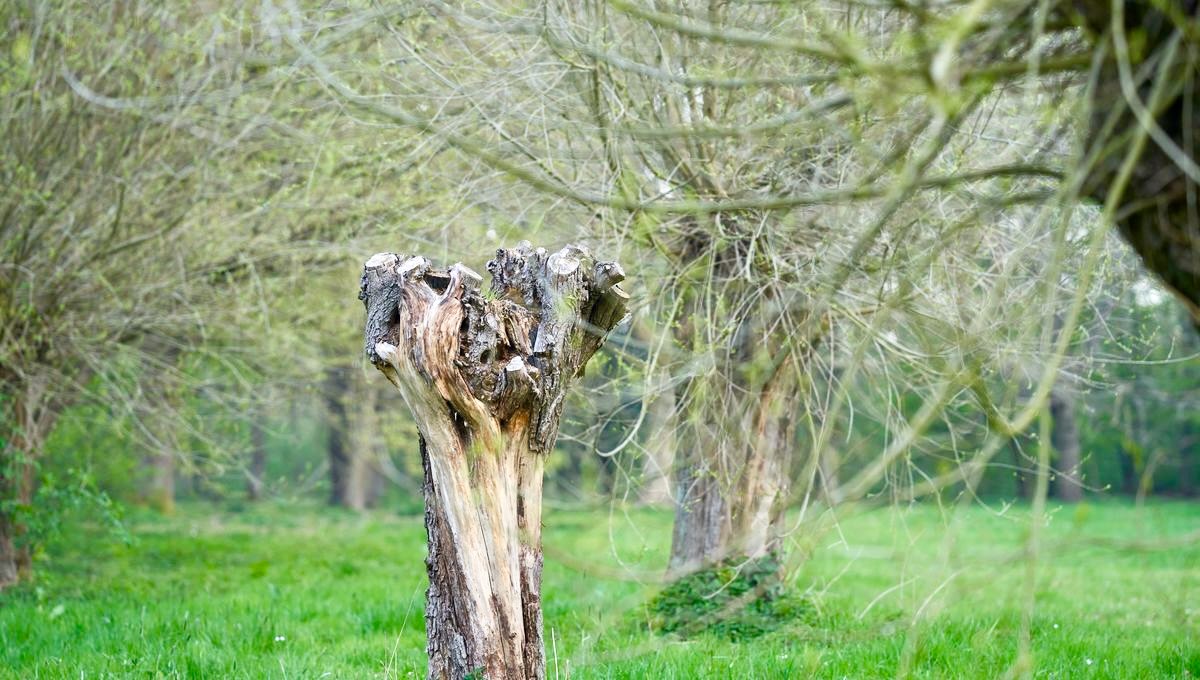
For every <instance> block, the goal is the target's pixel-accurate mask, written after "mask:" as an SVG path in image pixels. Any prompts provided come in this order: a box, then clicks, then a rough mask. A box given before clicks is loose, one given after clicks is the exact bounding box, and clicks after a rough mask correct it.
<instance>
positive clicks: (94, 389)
mask: <svg viewBox="0 0 1200 680" xmlns="http://www.w3.org/2000/svg"><path fill="white" fill-rule="evenodd" d="M973 8H976V4H968V5H954V6H953V7H952V8H950V9H946V10H945V11H944V12H942V11H939V12H937V13H934V12H932V11H931V10H929V9H927V8H923V7H921V6H916V5H909V4H901V5H896V6H888V7H886V8H883V7H874V6H867V5H861V4H850V5H837V6H834V5H828V6H826V5H819V4H801V5H787V4H752V5H733V4H722V3H715V4H711V3H703V4H699V3H697V4H694V5H693V4H691V3H684V4H683V5H680V6H678V7H672V8H670V9H668V8H665V7H660V6H656V5H651V4H637V3H624V2H611V3H602V2H594V3H593V2H583V3H539V4H537V5H535V6H521V5H514V4H511V3H485V4H479V5H471V6H470V7H465V6H458V5H454V4H443V3H394V4H387V5H378V4H373V3H361V4H360V3H305V4H301V5H296V4H294V3H279V4H275V3H264V4H259V3H254V4H248V3H247V4H243V3H237V2H231V3H213V4H211V6H197V7H183V6H169V7H166V6H161V5H160V4H159V3H141V2H119V3H111V4H106V5H95V4H94V3H57V4H54V5H49V4H45V3H39V2H17V3H10V4H9V5H6V6H5V8H4V9H3V10H0V25H3V27H4V33H3V39H2V40H0V60H2V62H0V63H2V66H0V91H2V92H3V97H2V102H0V125H2V126H3V131H4V132H3V138H4V146H3V154H2V156H0V179H2V181H3V185H4V189H3V193H2V194H0V216H3V217H2V221H0V249H2V251H3V259H2V260H0V322H2V323H0V385H2V399H3V402H2V407H3V416H4V418H3V429H2V430H0V438H2V439H3V443H4V454H3V460H2V461H0V462H2V465H0V491H2V495H0V582H11V581H12V580H14V579H15V577H16V570H17V569H18V568H22V569H24V568H27V566H28V564H29V563H30V561H31V559H32V557H33V554H32V549H33V548H34V546H35V545H36V539H37V536H38V534H39V532H44V531H47V530H49V529H50V528H51V527H52V526H53V522H50V521H49V520H48V519H46V518H48V517H50V516H51V515H53V511H54V508H55V507H57V506H59V505H64V503H63V502H62V501H61V499H63V498H65V497H67V496H71V497H74V498H79V499H84V500H85V502H88V503H103V501H102V500H100V499H102V498H103V497H104V494H107V495H110V496H112V497H114V498H116V499H119V500H121V501H123V502H140V503H147V504H151V505H154V506H156V507H159V508H161V509H163V510H164V511H169V509H170V507H171V503H172V501H173V500H174V499H175V498H181V499H189V500H190V499H195V498H203V499H208V500H211V501H216V502H222V503H244V502H246V499H249V500H255V501H257V500H262V499H267V500H272V501H281V500H295V499H297V498H311V499H317V500H320V501H321V502H332V503H334V504H337V505H342V506H345V507H347V508H350V509H353V510H363V509H366V508H369V507H381V508H386V509H389V510H398V511H405V512H410V511H414V510H415V509H416V508H417V507H418V504H417V500H416V499H417V497H418V496H417V493H416V491H417V488H418V482H417V481H416V479H417V475H419V473H420V469H419V461H418V459H417V455H416V443H415V428H412V427H411V426H410V424H407V423H405V424H401V425H389V426H388V427H382V426H381V424H380V422H379V419H378V412H379V411H380V410H384V409H386V410H387V411H388V412H389V413H392V414H395V413H399V412H402V411H403V409H401V408H399V407H398V406H397V404H396V401H395V400H396V398H395V396H394V395H393V394H392V393H391V392H389V391H387V390H384V389H383V388H384V387H385V386H384V385H383V384H381V383H382V381H380V380H379V379H378V377H377V376H374V375H371V374H370V373H366V372H364V369H363V367H362V362H361V358H360V356H359V355H360V352H361V349H360V344H361V342H360V333H361V315H362V312H361V308H360V307H359V306H358V303H357V302H355V301H354V299H353V294H352V291H354V290H355V286H356V284H357V277H358V272H359V270H360V266H361V261H362V260H363V259H364V258H365V257H367V256H369V255H370V254H371V253H374V252H377V251H383V250H390V251H397V252H415V251H419V252H421V253H422V254H424V255H426V256H428V257H430V258H440V259H441V260H443V261H446V262H453V261H455V260H462V261H464V262H465V263H466V264H468V265H469V266H472V267H473V268H475V269H477V270H480V271H482V263H483V262H484V261H485V260H486V259H487V258H488V257H489V256H490V254H491V251H493V250H494V249H495V248H497V247H499V246H501V245H512V244H513V243H515V242H516V241H517V240H519V239H522V238H526V237H531V236H533V235H535V234H536V239H537V240H538V241H539V242H543V243H561V242H566V241H568V240H579V241H581V242H584V243H590V244H592V245H593V246H594V248H595V249H596V250H597V251H600V250H603V251H604V252H605V253H611V254H612V255H611V256H612V257H614V259H618V260H620V261H622V262H625V263H634V262H636V263H637V267H636V268H635V267H633V266H629V267H628V269H629V270H630V274H631V280H630V282H629V285H628V286H627V288H628V289H629V290H630V292H631V293H632V294H633V296H634V300H633V309H634V315H633V318H632V319H631V321H630V323H629V325H628V327H627V328H624V329H619V330H618V335H616V336H614V337H613V338H612V339H611V340H610V342H609V344H608V346H607V347H606V349H605V350H604V351H603V353H602V354H601V355H598V356H597V357H596V358H595V359H594V360H593V367H592V369H591V370H590V372H589V375H588V377H587V378H586V379H585V380H584V381H583V383H582V384H581V389H580V390H578V392H579V394H577V395H575V397H573V398H574V400H575V403H574V404H573V405H572V406H571V407H570V408H568V409H567V413H566V417H565V420H564V424H563V436H562V438H561V440H560V444H559V447H558V448H557V450H556V451H555V453H554V454H553V456H552V457H551V458H550V460H549V461H548V463H547V475H548V479H547V490H548V494H550V495H551V496H552V497H553V498H555V499H557V500H559V501H561V502H572V503H579V502H583V503H598V502H606V501H609V502H620V503H642V502H644V503H649V504H655V505H661V506H665V507H669V508H670V509H671V510H672V511H673V512H674V513H675V514H676V523H675V546H676V547H675V549H673V557H672V560H671V562H672V566H673V568H674V569H675V570H676V571H684V570H687V569H691V568H695V567H697V566H701V565H704V564H708V563H712V562H719V561H722V560H725V559H728V558H735V559H741V558H743V557H747V556H748V557H761V556H764V555H768V554H772V555H774V556H776V557H778V556H780V555H783V554H786V553H787V547H788V546H789V545H793V544H796V542H797V541H798V540H799V539H800V538H801V537H802V536H803V535H804V533H805V531H807V530H808V529H809V528H810V527H811V526H813V525H816V524H819V523H820V519H819V518H820V517H822V516H824V515H825V514H826V513H828V512H829V509H830V508H831V507H834V506H836V505H837V504H842V503H858V502H865V503H868V504H869V503H885V502H908V501H910V500H912V499H914V498H925V497H933V498H937V499H959V500H961V501H963V502H970V501H975V500H978V501H980V502H984V503H991V502H992V501H999V500H1002V499H1011V498H1025V499H1029V500H1033V497H1034V496H1036V494H1037V489H1038V484H1037V480H1038V477H1039V474H1040V475H1042V476H1043V477H1045V479H1046V481H1047V482H1048V489H1049V492H1050V493H1052V494H1054V495H1055V496H1056V497H1057V498H1058V499H1060V500H1062V501H1068V502H1069V501H1073V500H1076V499H1077V498H1078V497H1079V496H1080V494H1082V496H1083V497H1085V498H1088V497H1093V496H1103V495H1108V494H1129V495H1133V496H1137V497H1142V498H1144V497H1146V496H1149V495H1152V494H1178V495H1192V494H1194V493H1195V490H1196V484H1197V475H1198V474H1200V471H1198V470H1197V465H1196V456H1197V455H1198V454H1197V450H1198V449H1197V447H1200V421H1197V417H1200V416H1197V415H1195V414H1196V413H1197V408H1196V406H1197V403H1196V400H1197V399H1198V398H1200V397H1198V396H1197V392H1196V389H1195V386H1196V385H1197V381H1198V380H1200V363H1198V361H1197V358H1196V354H1197V351H1198V350H1200V345H1198V344H1197V341H1196V338H1195V334H1194V332H1193V331H1192V330H1191V329H1190V328H1189V327H1188V326H1189V321H1188V319H1187V317H1186V315H1185V314H1182V313H1180V311H1179V309H1178V307H1177V306H1175V305H1174V304H1172V300H1171V298H1170V297H1169V296H1167V295H1165V294H1164V293H1163V292H1162V289H1161V288H1160V287H1159V284H1158V283H1156V282H1155V281H1153V280H1151V279H1148V278H1146V277H1145V276H1144V275H1143V274H1142V273H1141V271H1140V269H1139V268H1138V266H1137V261H1136V258H1135V256H1134V255H1133V254H1132V253H1131V252H1130V251H1129V249H1128V248H1127V247H1125V246H1124V245H1123V244H1122V243H1120V242H1119V240H1118V239H1117V238H1116V236H1115V235H1114V234H1110V233H1108V232H1107V230H1106V226H1105V225H1106V220H1108V219H1114V218H1115V219H1116V220H1117V222H1118V224H1121V221H1120V219H1121V218H1122V217H1126V216H1128V215H1129V214H1132V213H1129V212H1128V210H1125V208H1128V206H1125V205H1122V206H1118V205H1116V204H1114V205H1113V206H1111V207H1108V208H1096V207H1095V206H1089V205H1086V204H1084V203H1082V202H1081V200H1080V198H1081V196H1084V195H1087V194H1089V193H1090V194H1093V195H1096V196H1099V197H1101V198H1104V196H1105V195H1106V193H1105V192H1104V191H1101V190H1099V189H1096V186H1097V184H1096V182H1097V180H1096V174H1095V173H1090V174H1089V163H1091V161H1092V160H1094V159H1093V157H1094V156H1095V155H1096V149H1097V148H1101V147H1103V148H1104V149H1106V150H1107V151H1112V149H1109V148H1108V147H1104V146H1103V145H1104V144H1110V146H1112V145H1115V147H1114V148H1116V149H1117V150H1120V149H1126V150H1127V149H1128V148H1129V146H1128V144H1129V143H1131V142H1130V139H1128V138H1122V137H1120V135H1118V138H1117V139H1109V136H1108V135H1101V134H1098V133H1097V132H1096V130H1095V129H1094V128H1093V127H1092V121H1093V116H1094V115H1095V113H1096V107H1094V103H1095V101H1096V99H1095V97H1096V94H1095V93H1096V88H1097V87H1099V86H1098V85H1096V83H1095V82H1094V81H1095V78H1091V79H1090V80H1089V73H1092V74H1097V73H1105V74H1110V71H1111V69H1113V68H1116V64H1115V63H1110V62H1105V61H1104V60H1103V59H1101V60H1098V61H1096V65H1095V66H1093V57H1094V56H1095V55H1096V54H1099V52H1098V51H1097V50H1099V48H1100V46H1103V45H1109V44H1111V43H1112V39H1111V38H1106V39H1104V40H1099V39H1097V38H1096V37H1095V36H1096V34H1097V32H1099V33H1103V32H1104V29H1103V28H1102V25H1103V22H1102V23H1101V24H1096V25H1095V26H1093V27H1092V28H1091V29H1090V30H1092V31H1093V32H1092V33H1088V32H1086V31H1083V30H1080V29H1079V28H1078V24H1077V22H1076V21H1075V19H1076V18H1077V17H1074V15H1072V14H1071V13H1070V12H1069V11H1068V10H1067V9H1065V8H1057V7H1054V6H1051V5H1046V4H1045V3H1040V4H1039V3H1032V4H1030V3H1024V4H1011V5H1010V4H1003V5H1002V6H995V7H991V8H989V9H986V10H984V9H982V8H980V9H978V11H976V10H975V9H973ZM1111 19H1112V18H1111V17H1110V20H1111ZM1109 23H1112V21H1109ZM1130 26H1131V28H1130V30H1131V31H1134V30H1135V29H1134V28H1133V27H1132V24H1130ZM1156 26H1157V27H1158V28H1156V30H1160V29H1161V30H1162V31H1165V32H1166V34H1168V35H1175V34H1174V33H1172V31H1173V30H1175V29H1173V28H1171V26H1173V24H1171V23H1170V22H1169V21H1168V22H1166V23H1161V24H1156ZM1130 40H1131V41H1132V43H1131V44H1134V45H1135V47H1136V44H1137V42H1138V40H1139V39H1133V38H1130ZM1177 40H1182V38H1170V39H1169V40H1167V41H1166V42H1164V43H1162V45H1161V46H1160V45H1159V44H1158V43H1155V42H1153V41H1146V42H1144V45H1150V46H1152V47H1153V49H1150V48H1146V49H1145V50H1142V51H1139V50H1140V49H1141V48H1137V49H1132V50H1131V53H1132V54H1133V56H1132V57H1131V58H1132V59H1133V60H1134V62H1133V63H1132V64H1131V65H1132V66H1134V67H1135V68H1134V70H1133V72H1132V73H1133V76H1131V77H1136V78H1140V79H1141V80H1140V81H1139V82H1138V83H1137V84H1136V86H1135V89H1137V90H1138V91H1139V92H1143V93H1144V94H1145V96H1146V97H1147V98H1148V99H1147V101H1149V100H1150V99H1149V97H1150V95H1151V94H1152V93H1153V92H1152V91H1153V90H1154V87H1155V85H1154V83H1155V82H1162V81H1155V80H1154V79H1153V76H1154V74H1155V73H1160V72H1161V73H1166V74H1170V73H1174V72H1175V71H1176V70H1179V69H1183V72H1186V74H1187V75H1188V77H1187V78H1177V79H1168V80H1169V83H1170V87H1171V88H1174V89H1172V90H1171V92H1170V93H1168V94H1169V95H1170V96H1168V95H1167V94H1162V95H1161V98H1162V102H1167V105H1166V107H1165V108H1166V109H1169V110H1171V111H1174V110H1175V109H1176V108H1179V107H1180V106H1182V104H1176V103H1171V102H1181V101H1184V100H1185V95H1186V93H1187V92H1190V90H1186V88H1187V87H1190V85H1187V83H1190V82H1191V80H1190V77H1191V76H1190V74H1191V73H1192V71H1189V70H1187V69H1189V68H1194V63H1193V61H1191V60H1194V58H1195V56H1194V54H1193V51H1192V50H1189V49H1183V48H1182V47H1176V48H1171V49H1173V50H1174V51H1171V52H1163V51H1162V50H1163V49H1166V48H1169V47H1170V44H1172V43H1171V41H1177ZM1106 41H1107V42H1106ZM1156 55H1157V56H1156ZM1106 64H1107V65H1106ZM1089 68H1091V69H1093V71H1092V72H1089V71H1088V69H1089ZM1106 69H1108V70H1106ZM1156 69H1157V70H1156ZM1118 70H1119V69H1118ZM1116 75H1117V76H1118V81H1119V76H1120V73H1116ZM1106 82H1107V85H1106V87H1109V88H1110V89H1111V88H1113V87H1116V88H1117V90H1120V91H1122V92H1123V89H1122V85H1121V83H1120V82H1111V81H1106ZM1147 88H1149V89H1147ZM1179 88H1185V89H1184V90H1180V89H1179ZM1185 90H1186V91H1185ZM1114 91H1115V90H1114ZM1106 96H1107V95H1106ZM1117 99H1120V97H1119V96H1117V95H1112V96H1108V99H1106V100H1105V101H1108V100H1117ZM1162 102H1160V104H1161V103H1162ZM1089 107H1091V108H1089ZM1137 115H1138V114H1136V112H1135V113H1117V114H1114V116H1115V118H1113V120H1114V121H1116V122H1113V123H1112V125H1110V127H1117V128H1122V129H1123V130H1124V131H1122V132H1121V133H1120V134H1125V133H1126V132H1128V130H1125V129H1126V128H1128V129H1132V128H1131V127H1130V125H1129V123H1128V120H1129V117H1130V116H1134V117H1136V116H1137ZM1120 121H1125V122H1124V123H1121V122H1120ZM1169 132H1170V134H1174V132H1175V128H1170V130H1169ZM1180 135H1182V132H1180ZM1135 136H1136V135H1135ZM1153 141H1154V140H1151V142H1153ZM1176 141H1177V142H1179V144H1182V143H1183V140H1178V139H1177V140H1176ZM1142 143H1147V142H1145V140H1143V141H1142ZM1122 145H1124V146H1122ZM1116 157H1117V158H1118V159H1119V158H1121V157H1120V156H1119V155H1118V156H1116ZM1159 161H1161V159H1159ZM1093 165H1094V163H1093ZM1103 167H1105V168H1109V170H1111V167H1109V166H1107V165H1106V166H1103ZM1118 167H1119V165H1118ZM1186 168H1187V166H1186V165H1185V170H1184V171H1181V172H1185V174H1186ZM1106 172H1107V170H1106ZM1139 177H1140V175H1139ZM1160 179H1161V178H1160ZM1142 181H1150V180H1145V179H1144V178H1143V180H1142ZM1171 181H1172V182H1177V181H1178V182H1182V181H1183V180H1180V179H1179V178H1178V177H1176V178H1175V179H1173V180H1171ZM1106 182H1107V180H1106ZM1181 186H1185V187H1186V186H1190V185H1188V184H1187V182H1183V184H1182V185H1181ZM1186 193H1187V191H1184V194H1186ZM1135 207H1138V206H1135ZM1122 210H1124V212H1122ZM1189 219H1190V218H1189ZM1189 223H1190V222H1189ZM1176 287H1179V286H1178V285H1177V286H1176ZM1043 414H1046V415H1047V422H1048V423H1050V424H1051V427H1050V429H1049V430H1048V431H1049V432H1051V433H1052V441H1051V442H1049V448H1048V451H1049V458H1048V459H1047V460H1046V463H1047V465H1046V466H1042V465H1041V460H1040V459H1039V456H1040V455H1041V448H1042V439H1041V434H1040V432H1039V430H1040V424H1041V422H1042V418H1043ZM39 499H40V500H39ZM56 499H58V500H56ZM789 511H790V513H789Z"/></svg>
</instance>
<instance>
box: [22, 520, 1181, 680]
mask: <svg viewBox="0 0 1200 680" xmlns="http://www.w3.org/2000/svg"><path fill="white" fill-rule="evenodd" d="M670 519H671V518H670V516H669V514H668V513H666V512H659V511H650V510H632V509H629V510H627V509H624V508H600V509H593V510H578V509H560V508H548V509H547V514H546V534H545V547H546V567H545V584H544V588H543V596H544V600H545V625H546V646H547V666H548V673H547V675H548V677H550V678H567V677H570V678H696V677H706V678H800V677H828V678H874V677H888V678H890V677H919V678H949V677H979V678H991V677H1000V676H1003V675H1004V674H1005V672H1006V671H1007V670H1009V668H1010V666H1011V664H1012V662H1013V660H1014V659H1015V658H1016V655H1017V648H1018V647H1017V645H1018V637H1019V631H1020V627H1021V618H1022V606H1021V605H1022V601H1023V593H1024V592H1025V591H1024V583H1025V582H1026V581H1025V574H1026V569H1027V562H1026V560H1025V559H1024V557H1023V556H1024V554H1025V553H1024V540H1025V537H1026V535H1027V534H1026V528H1027V526H1028V521H1027V520H1028V509H1027V508H1025V507H1022V506H1016V507H1007V508H1006V507H1003V506H1000V507H992V508H984V507H980V506H973V507H968V508H961V509H957V510H950V509H946V508H940V509H939V508H938V507H936V506H934V505H920V506H913V507H910V508H904V509H892V508H889V509H877V510H864V511H862V512H860V513H845V516H843V517H842V518H840V519H839V520H838V521H837V522H836V523H833V524H830V525H829V526H827V527H826V530H824V531H820V532H815V531H812V530H810V531H807V532H803V535H800V533H801V532H797V535H794V536H793V537H792V538H793V543H794V545H793V550H792V554H791V558H790V559H791V560H792V561H791V563H790V567H791V568H790V572H789V573H790V576H789V580H788V583H787V588H788V589H789V593H788V595H789V597H792V598H793V599H795V600H796V601H798V602H800V603H802V605H801V606H799V607H796V608H795V609H794V614H793V615H792V616H791V617H790V618H788V619H787V620H784V621H780V622H778V625H777V626H776V627H775V628H774V629H773V630H771V631H769V632H767V633H765V634H762V635H760V636H757V637H753V638H750V639H740V640H733V639H729V638H728V637H724V636H718V635H714V634H700V635H698V636H694V637H692V638H690V639H684V638H681V637H678V636H674V635H668V636H663V635H659V634H656V633H654V632H651V631H650V629H649V622H650V619H651V617H652V614H651V613H650V611H649V610H648V608H647V606H646V603H647V601H648V600H649V598H650V597H652V596H653V594H654V593H655V592H656V590H657V589H658V587H659V586H658V585H657V580H658V578H659V577H660V575H661V571H662V566H663V565H664V563H665V559H666V554H667V549H668V548H669V541H670V526H671V525H670ZM81 524H82V526H83V528H81V529H76V530H73V531H71V532H70V533H65V534H63V535H62V536H60V537H59V538H58V539H56V540H55V541H54V542H52V543H51V544H50V545H49V547H48V549H47V550H46V552H45V554H44V555H42V556H41V563H40V565H39V566H40V569H39V575H38V579H37V581H36V582H34V583H31V584H26V585H23V586H21V587H19V588H17V589H15V590H13V591H11V592H8V593H5V594H4V595H2V596H0V677H5V678H22V679H25V678H109V677H113V678H118V677H119V678H125V677H134V678H410V677H415V678H421V677H424V669H425V659H424V652H423V650H424V621H423V616H422V604H423V603H422V600H423V591H424V587H425V584H424V581H425V574H424V565H423V562H422V560H423V556H424V530H423V526H422V519H421V517H419V516H394V515H388V514H385V513H374V514H370V515H365V516H359V515H353V514H349V513H344V512H338V511H332V510H327V509H324V508H319V507H316V506H304V505H292V504H286V505H285V504H279V505H271V504H264V505H262V506H258V507H253V508H250V509H246V508H238V507H230V508H226V509H224V510H221V511H219V512H215V513H214V512H213V511H212V509H211V507H210V506H198V505H192V506H189V505H185V506H183V507H182V508H180V510H179V511H178V512H177V513H176V515H175V516H172V517H160V516H156V515H153V514H150V513H148V512H138V513H135V514H133V515H132V516H130V517H127V518H126V528H127V530H128V536H129V540H128V541H124V540H121V538H120V537H119V536H115V535H114V534H113V532H112V530H111V529H109V528H107V527H103V526H100V525H98V524H88V523H87V522H82V523H81ZM1198 528H1200V506H1198V505H1189V504H1185V503H1177V502H1154V503H1148V504H1146V505H1145V506H1144V507H1134V506H1133V505H1130V504H1116V503H1103V504H1090V505H1089V504H1084V505H1080V506H1075V507H1072V506H1067V507H1057V506H1052V507H1051V508H1050V512H1049V515H1048V521H1047V523H1046V525H1045V530H1044V532H1043V534H1042V537H1043V541H1042V550H1041V551H1040V552H1039V561H1038V568H1037V572H1036V574H1037V576H1036V592H1035V595H1036V602H1037V605H1036V610H1035V613H1034V616H1033V618H1032V627H1031V630H1032V649H1033V653H1034V660H1035V664H1036V666H1035V670H1034V675H1035V677H1046V678H1152V677H1153V678H1159V677H1162V678H1185V677H1195V676H1197V675H1200V546H1197V544H1196V542H1195V540H1194V538H1195V534H1194V532H1195V531H1196V530H1197V529H1198Z"/></svg>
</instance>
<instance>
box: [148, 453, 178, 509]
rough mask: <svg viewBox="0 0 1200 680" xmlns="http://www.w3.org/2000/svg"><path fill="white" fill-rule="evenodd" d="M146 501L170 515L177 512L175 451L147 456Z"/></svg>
mask: <svg viewBox="0 0 1200 680" xmlns="http://www.w3.org/2000/svg"><path fill="white" fill-rule="evenodd" d="M143 463H144V465H145V467H146V475H147V479H146V492H145V498H146V502H147V503H148V504H149V505H150V507H152V508H154V509H155V510H157V511H159V512H161V513H163V514H164V515H169V514H171V513H173V512H175V452H174V451H158V452H155V453H152V454H150V455H148V456H146V457H145V459H144V461H143Z"/></svg>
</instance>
